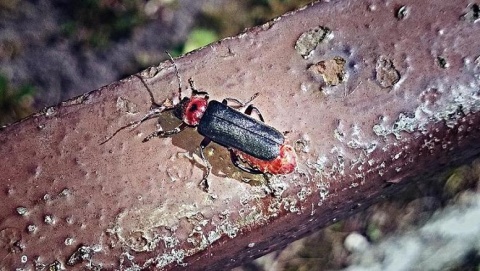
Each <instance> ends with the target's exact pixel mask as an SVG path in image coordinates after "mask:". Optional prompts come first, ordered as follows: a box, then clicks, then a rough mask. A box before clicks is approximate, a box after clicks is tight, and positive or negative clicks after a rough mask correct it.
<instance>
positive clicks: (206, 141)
mask: <svg viewBox="0 0 480 271" xmlns="http://www.w3.org/2000/svg"><path fill="white" fill-rule="evenodd" d="M211 141H212V140H211V139H210V138H208V137H205V138H204V139H203V140H202V142H201V143H200V157H201V158H202V160H203V162H204V163H205V165H206V166H207V172H206V173H205V175H203V178H202V181H200V184H199V185H200V187H201V188H202V189H203V191H205V192H208V188H209V186H210V185H209V183H208V175H210V172H212V165H210V163H209V162H208V160H207V159H206V158H205V154H204V150H205V148H206V147H207V146H208V144H210V142H211Z"/></svg>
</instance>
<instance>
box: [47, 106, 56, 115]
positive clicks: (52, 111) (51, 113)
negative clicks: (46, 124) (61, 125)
mask: <svg viewBox="0 0 480 271" xmlns="http://www.w3.org/2000/svg"><path fill="white" fill-rule="evenodd" d="M55 113H56V110H55V108H54V107H49V108H47V110H46V111H45V116H47V117H51V116H53V115H55Z"/></svg>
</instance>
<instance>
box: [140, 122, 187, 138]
mask: <svg viewBox="0 0 480 271" xmlns="http://www.w3.org/2000/svg"><path fill="white" fill-rule="evenodd" d="M186 127H187V124H185V123H183V122H182V123H181V124H180V125H178V126H177V127H176V128H175V129H172V130H168V131H164V130H163V129H162V128H160V129H158V130H156V131H155V132H153V133H151V134H150V135H148V136H147V137H145V138H144V139H143V140H142V142H147V141H149V140H150V139H152V138H154V137H169V136H171V135H175V134H178V133H180V132H181V131H183V129H185V128H186Z"/></svg>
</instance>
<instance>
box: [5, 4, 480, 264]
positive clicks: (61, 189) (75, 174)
mask: <svg viewBox="0 0 480 271" xmlns="http://www.w3.org/2000/svg"><path fill="white" fill-rule="evenodd" d="M477 8H478V6H477ZM471 10H472V5H468V4H467V3H466V2H464V1H458V0H456V1H439V0H438V1H433V2H432V1H428V2H427V1H420V2H419V1H403V2H401V3H400V2H398V3H397V2H395V1H394V2H391V1H389V2H385V1H371V2H369V3H362V2H360V1H331V2H329V3H323V2H319V3H315V4H313V5H311V6H309V7H307V8H305V9H302V10H299V11H296V12H293V13H290V14H287V15H284V16H282V17H280V18H277V19H276V20H274V21H271V22H269V23H266V24H264V25H262V26H259V27H256V28H252V29H249V30H248V31H247V32H245V33H243V34H240V35H239V36H236V37H233V38H228V39H224V40H221V41H219V42H217V43H215V44H212V45H209V46H207V47H205V48H202V49H201V50H198V51H195V52H193V53H191V54H188V55H186V56H184V57H182V58H179V59H177V60H176V65H177V66H178V68H179V72H180V75H181V77H182V79H183V80H182V84H183V85H186V80H185V79H187V78H193V80H194V81H195V83H196V85H197V87H198V88H200V89H202V90H205V91H208V92H209V94H210V98H211V99H216V100H222V99H223V98H224V97H234V98H238V99H240V100H247V99H248V98H249V97H251V96H252V95H253V94H254V93H255V92H259V93H260V95H259V96H258V97H257V98H256V99H255V101H254V103H255V105H256V106H257V107H258V108H260V110H261V111H262V114H263V116H264V118H265V120H266V122H267V123H268V124H269V125H271V126H273V127H275V128H277V129H279V130H280V131H282V132H284V133H285V134H286V136H287V141H288V142H289V143H290V144H293V145H294V146H295V148H296V151H297V155H298V167H297V170H296V171H295V172H294V173H293V174H290V175H287V176H274V177H273V178H271V179H270V180H269V183H268V185H267V183H266V180H265V179H264V178H263V177H261V176H253V175H248V174H244V173H242V172H240V171H239V170H238V169H237V168H235V167H234V166H233V165H232V164H231V162H230V159H229V156H228V152H227V151H226V150H225V149H224V148H223V147H221V146H218V145H215V144H213V145H211V146H209V148H208V149H207V153H208V160H209V161H210V162H211V164H212V166H213V171H212V175H211V176H210V178H209V180H210V192H209V193H205V192H203V191H202V190H201V189H200V188H199V187H198V182H199V181H200V179H201V177H202V175H203V174H204V171H205V166H204V165H203V164H202V162H201V160H200V159H198V148H197V146H198V144H199V143H200V141H201V137H200V136H199V135H198V134H197V133H196V132H195V130H194V129H187V130H186V131H184V132H183V133H181V134H179V135H177V136H174V137H172V138H165V139H163V138H162V139H158V138H155V139H152V140H150V141H149V142H147V143H142V142H141V141H142V139H143V138H144V137H145V136H146V135H148V134H150V133H151V132H152V131H154V130H155V129H156V126H155V123H156V122H155V121H154V120H151V121H148V122H145V123H143V124H142V125H140V126H138V127H136V128H135V129H123V130H122V131H120V132H119V133H118V134H116V135H115V136H114V137H113V138H112V139H111V140H109V141H108V142H106V143H105V144H102V145H100V143H101V142H102V141H104V140H105V139H106V138H108V137H109V136H111V135H112V134H113V133H114V132H115V131H116V130H117V129H118V128H120V127H122V126H124V125H126V124H128V123H131V122H134V121H138V120H139V119H141V118H142V117H143V116H144V115H145V114H146V113H147V112H148V111H149V109H150V106H151V99H150V96H149V93H148V91H147V89H146V88H145V86H144V84H143V83H142V80H143V81H144V82H145V84H146V85H148V86H149V88H150V89H151V90H152V93H153V96H154V98H155V100H156V102H157V103H161V102H162V101H164V100H165V99H166V98H170V99H174V100H175V97H176V93H177V87H176V86H177V81H176V77H175V73H174V67H173V65H172V64H171V63H170V62H165V63H161V64H160V65H159V66H158V67H152V68H150V69H147V70H145V71H144V72H142V73H140V74H139V77H140V78H141V79H142V80H140V79H139V77H136V76H132V77H129V78H127V79H125V80H122V81H119V82H116V83H113V84H111V85H109V86H106V87H104V88H101V89H99V90H96V91H93V92H91V93H87V94H85V95H83V96H81V97H78V98H76V99H73V100H70V101H66V102H64V103H62V104H60V105H58V106H55V107H51V108H47V109H45V110H44V111H43V112H40V113H38V114H35V115H32V116H30V117H28V118H26V119H24V120H22V121H20V122H18V123H15V124H13V125H10V126H8V127H5V128H4V129H3V130H2V131H1V132H0V156H1V157H4V158H3V159H4V160H3V162H2V163H1V164H0V172H1V179H0V186H1V190H0V192H1V193H3V195H2V205H1V206H0V259H1V262H2V265H3V267H13V268H31V269H35V268H36V269H39V270H41V269H42V268H46V267H50V266H51V268H53V269H54V270H55V268H60V267H62V266H63V267H65V268H68V269H84V268H87V269H88V268H90V269H104V270H111V269H128V270H139V269H147V270H150V269H165V270H178V269H182V268H185V267H187V268H188V269H189V270H207V269H211V270H218V269H226V268H230V267H234V266H237V265H240V264H242V263H244V262H245V261H249V260H251V259H253V258H256V257H258V256H261V255H263V254H265V253H267V252H269V251H272V250H275V249H278V248H281V247H282V246H284V245H285V244H287V243H289V242H291V241H293V240H295V239H298V238H300V237H301V236H303V235H305V234H306V233H308V232H309V231H312V230H314V229H317V228H319V227H322V226H325V225H328V224H329V223H332V222H334V221H337V220H338V219H341V218H342V217H346V216H348V215H350V214H352V213H354V212H355V210H356V209H357V208H358V207H359V206H362V207H364V206H366V205H368V204H369V203H370V202H371V201H372V200H374V199H375V198H377V197H378V196H379V195H382V194H384V193H388V192H389V191H390V188H391V187H392V185H393V186H394V187H395V186H400V185H402V184H404V183H405V182H406V181H408V180H412V179H421V178H422V177H423V176H426V175H429V174H431V173H432V172H435V171H438V170H441V169H442V168H444V167H446V166H451V165H455V164H458V163H461V162H463V161H467V160H469V159H471V158H472V157H474V156H476V155H478V153H479V151H480V140H478V138H479V135H480V129H479V127H480V112H479V110H480V87H479V86H480V76H479V75H480V43H479V42H478V40H480V39H479V38H480V35H479V33H480V31H479V30H480V29H479V27H480V25H479V24H478V18H476V19H475V18H474V16H473V17H472V16H470V15H471V13H472V11H471ZM469 14H470V15H469ZM472 18H473V19H472ZM315 29H322V31H324V32H325V33H323V34H322V36H321V38H318V37H317V36H316V35H309V34H308V33H315V31H314V30H315ZM326 29H328V31H325V30H326ZM317 32H318V31H317ZM326 32H328V33H326ZM305 33H307V34H305ZM324 34H325V35H324ZM309 36H312V37H313V38H314V40H313V41H303V40H302V41H301V42H302V44H304V45H305V46H304V47H305V48H304V47H302V49H301V50H296V46H295V45H296V44H297V43H298V39H299V38H300V37H302V39H308V37H309ZM312 43H313V45H312ZM310 47H312V48H313V49H311V48H310ZM297 48H298V47H297ZM310 49H311V51H309V50H310ZM338 59H342V63H343V60H345V64H344V65H343V64H342V65H341V66H342V69H344V70H343V71H339V70H338V69H339V67H337V66H336V67H334V68H331V69H330V71H331V72H329V73H323V74H321V76H315V75H312V72H311V71H309V67H311V66H312V65H315V64H317V63H322V69H321V70H320V71H322V72H323V71H325V70H326V69H325V68H328V65H327V66H325V65H324V64H325V63H327V64H328V63H330V64H332V63H333V64H335V63H338V61H333V62H332V60H338ZM440 60H441V61H440ZM328 76H333V77H334V82H335V84H332V83H328V81H329V80H330V79H328ZM184 92H186V94H187V95H188V94H189V92H188V91H187V90H186V89H184ZM161 122H162V125H163V126H164V127H168V126H174V125H176V124H178V122H176V121H175V120H174V119H173V117H172V116H171V115H170V114H164V115H163V116H162V117H161ZM245 179H250V182H248V183H246V182H244V181H243V180H245ZM268 189H273V190H274V192H275V194H276V196H272V195H271V194H270V193H267V190H268Z"/></svg>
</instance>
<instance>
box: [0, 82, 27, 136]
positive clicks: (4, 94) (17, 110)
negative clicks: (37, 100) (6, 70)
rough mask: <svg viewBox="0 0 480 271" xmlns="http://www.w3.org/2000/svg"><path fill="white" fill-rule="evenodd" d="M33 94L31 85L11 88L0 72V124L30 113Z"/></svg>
mask: <svg viewBox="0 0 480 271" xmlns="http://www.w3.org/2000/svg"><path fill="white" fill-rule="evenodd" d="M33 94H34V88H33V87H32V86H31V85H23V86H21V87H20V88H18V89H13V88H11V87H10V84H9V82H8V80H7V78H6V77H5V76H3V75H2V74H0V126H1V125H5V124H7V123H11V122H14V121H16V120H19V119H21V118H24V117H26V116H28V115H30V114H31V113H32V112H33V107H32V104H33Z"/></svg>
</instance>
